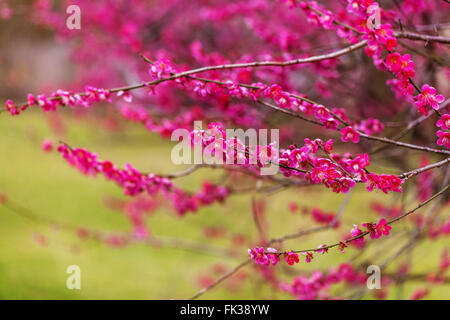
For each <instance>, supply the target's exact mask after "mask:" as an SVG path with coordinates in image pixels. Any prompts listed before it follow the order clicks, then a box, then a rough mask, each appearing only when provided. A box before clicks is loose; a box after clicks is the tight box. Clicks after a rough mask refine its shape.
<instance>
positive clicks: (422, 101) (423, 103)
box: [416, 84, 445, 115]
mask: <svg viewBox="0 0 450 320" xmlns="http://www.w3.org/2000/svg"><path fill="white" fill-rule="evenodd" d="M436 93H437V91H436V89H435V88H433V87H431V86H429V85H428V84H424V85H423V86H422V93H420V94H418V95H417V97H416V106H417V107H418V108H419V111H421V113H423V114H425V115H426V114H427V113H428V112H427V110H426V107H428V106H429V107H432V108H433V109H435V110H438V109H439V103H442V102H443V101H444V100H445V98H444V96H443V95H440V94H436Z"/></svg>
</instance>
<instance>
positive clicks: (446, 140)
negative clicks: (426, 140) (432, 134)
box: [436, 130, 450, 149]
mask: <svg viewBox="0 0 450 320" xmlns="http://www.w3.org/2000/svg"><path fill="white" fill-rule="evenodd" d="M436 135H437V136H438V137H439V139H438V140H437V144H438V145H440V146H445V147H446V148H448V149H450V132H446V131H442V130H438V132H436Z"/></svg>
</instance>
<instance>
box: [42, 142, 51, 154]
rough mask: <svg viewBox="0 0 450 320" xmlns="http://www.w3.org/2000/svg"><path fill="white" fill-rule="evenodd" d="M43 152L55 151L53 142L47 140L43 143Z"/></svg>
mask: <svg viewBox="0 0 450 320" xmlns="http://www.w3.org/2000/svg"><path fill="white" fill-rule="evenodd" d="M42 150H43V151H44V152H50V151H52V150H53V142H52V141H51V140H50V139H45V140H44V141H43V142H42Z"/></svg>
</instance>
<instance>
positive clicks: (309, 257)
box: [302, 252, 314, 263]
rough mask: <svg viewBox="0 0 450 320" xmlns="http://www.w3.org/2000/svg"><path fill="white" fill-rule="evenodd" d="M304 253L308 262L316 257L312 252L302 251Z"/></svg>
mask: <svg viewBox="0 0 450 320" xmlns="http://www.w3.org/2000/svg"><path fill="white" fill-rule="evenodd" d="M302 255H304V256H305V261H306V263H310V262H311V260H312V259H313V258H314V257H313V254H312V253H311V252H302Z"/></svg>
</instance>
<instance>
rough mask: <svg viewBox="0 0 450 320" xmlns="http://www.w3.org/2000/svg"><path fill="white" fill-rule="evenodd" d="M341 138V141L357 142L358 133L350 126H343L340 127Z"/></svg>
mask: <svg viewBox="0 0 450 320" xmlns="http://www.w3.org/2000/svg"><path fill="white" fill-rule="evenodd" d="M340 132H341V135H342V137H341V140H342V141H343V142H348V141H352V142H353V143H358V142H359V133H358V132H356V131H355V129H353V128H352V127H345V128H343V129H341V131H340Z"/></svg>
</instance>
